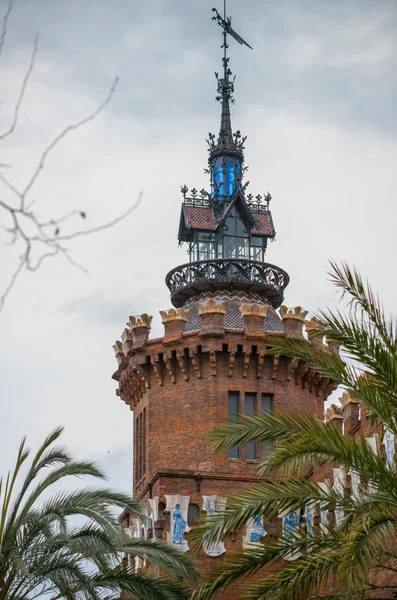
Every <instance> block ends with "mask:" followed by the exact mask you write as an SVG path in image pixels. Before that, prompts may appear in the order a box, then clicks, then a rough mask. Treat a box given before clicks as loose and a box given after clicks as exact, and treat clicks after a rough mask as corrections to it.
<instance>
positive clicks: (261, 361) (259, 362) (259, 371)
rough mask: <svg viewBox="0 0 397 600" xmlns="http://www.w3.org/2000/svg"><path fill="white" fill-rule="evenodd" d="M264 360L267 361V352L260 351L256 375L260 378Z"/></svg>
mask: <svg viewBox="0 0 397 600" xmlns="http://www.w3.org/2000/svg"><path fill="white" fill-rule="evenodd" d="M264 362H265V353H264V352H260V353H259V354H258V365H257V369H256V376H257V378H258V379H260V378H261V377H262V374H263V365H264Z"/></svg>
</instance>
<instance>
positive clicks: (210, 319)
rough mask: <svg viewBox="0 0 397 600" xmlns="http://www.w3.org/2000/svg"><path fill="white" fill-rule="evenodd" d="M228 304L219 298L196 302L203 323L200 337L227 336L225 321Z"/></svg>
mask: <svg viewBox="0 0 397 600" xmlns="http://www.w3.org/2000/svg"><path fill="white" fill-rule="evenodd" d="M227 304H228V303H227V302H224V301H223V300H219V299H217V298H209V299H208V300H204V301H203V302H196V306H197V310H198V314H199V315H200V317H201V323H202V324H201V331H200V333H199V335H200V336H223V335H224V334H225V326H224V320H225V314H226V307H227Z"/></svg>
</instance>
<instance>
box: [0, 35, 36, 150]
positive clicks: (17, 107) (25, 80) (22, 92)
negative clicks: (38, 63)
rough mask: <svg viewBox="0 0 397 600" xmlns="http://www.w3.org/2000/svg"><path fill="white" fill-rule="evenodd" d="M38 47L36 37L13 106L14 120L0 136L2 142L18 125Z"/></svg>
mask: <svg viewBox="0 0 397 600" xmlns="http://www.w3.org/2000/svg"><path fill="white" fill-rule="evenodd" d="M38 47H39V36H38V35H36V37H35V38H34V42H33V52H32V56H31V58H30V63H29V68H28V70H27V71H26V73H25V77H24V78H23V81H22V85H21V89H20V91H19V96H18V100H17V103H16V105H15V109H14V118H13V120H12V122H11V125H10V127H9V129H7V130H6V131H4V133H1V134H0V141H1V140H4V138H6V137H8V136H9V135H11V134H12V133H13V132H14V130H15V127H16V126H17V123H18V118H19V111H20V109H21V105H22V102H23V99H24V96H25V91H26V87H27V85H28V81H29V77H30V75H31V74H32V71H33V68H34V62H35V60H36V55H37V50H38Z"/></svg>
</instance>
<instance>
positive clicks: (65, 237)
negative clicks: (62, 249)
mask: <svg viewBox="0 0 397 600" xmlns="http://www.w3.org/2000/svg"><path fill="white" fill-rule="evenodd" d="M142 198H143V192H140V193H139V196H138V200H137V201H136V202H135V203H134V204H133V205H132V206H130V208H128V209H127V210H126V211H125V212H124V213H123V214H121V215H120V216H119V217H116V218H115V219H113V220H112V221H109V223H105V224H104V225H98V226H97V227H92V229H86V230H85V231H75V232H74V233H71V234H69V235H59V236H58V237H57V239H58V240H61V241H64V240H73V239H74V238H76V237H80V236H82V235H91V234H92V233H98V231H103V230H104V229H109V228H110V227H113V226H114V225H117V223H120V221H124V219H126V218H127V217H128V216H129V215H130V214H131V213H132V212H134V210H136V209H137V208H138V206H139V205H140V203H141V202H142Z"/></svg>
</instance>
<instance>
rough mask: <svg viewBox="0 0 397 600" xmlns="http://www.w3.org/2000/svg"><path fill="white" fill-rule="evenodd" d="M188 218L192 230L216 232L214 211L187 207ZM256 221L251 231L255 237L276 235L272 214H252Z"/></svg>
mask: <svg viewBox="0 0 397 600" xmlns="http://www.w3.org/2000/svg"><path fill="white" fill-rule="evenodd" d="M185 211H186V216H187V220H188V223H189V228H191V229H206V230H207V231H215V230H216V227H217V226H216V224H215V223H214V219H213V216H212V215H213V213H212V209H211V208H210V207H208V208H207V207H205V206H185ZM251 214H252V216H253V217H254V219H255V226H254V227H253V228H252V230H251V234H253V235H269V236H273V235H274V228H273V223H272V218H271V216H270V213H257V212H255V213H251Z"/></svg>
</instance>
